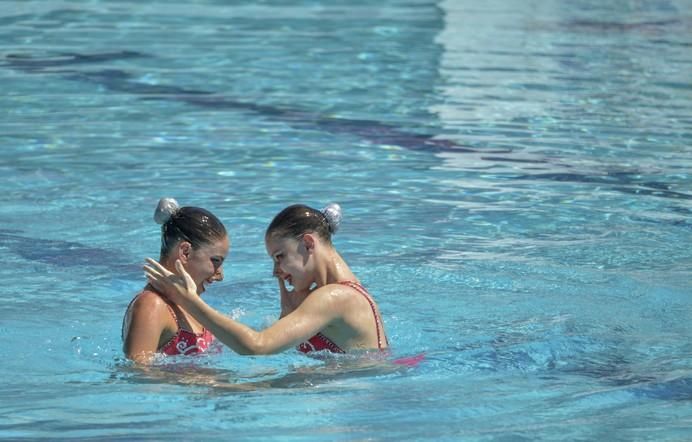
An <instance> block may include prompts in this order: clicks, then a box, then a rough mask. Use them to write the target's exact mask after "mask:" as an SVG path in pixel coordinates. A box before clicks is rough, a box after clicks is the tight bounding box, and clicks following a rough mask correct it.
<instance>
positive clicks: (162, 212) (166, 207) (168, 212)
mask: <svg viewBox="0 0 692 442" xmlns="http://www.w3.org/2000/svg"><path fill="white" fill-rule="evenodd" d="M179 208H180V205H178V202H177V201H176V200H174V199H173V198H161V199H160V200H159V205H158V206H156V212H154V221H156V223H157V224H166V222H168V220H169V219H171V216H173V214H174V213H175V212H177V211H178V209H179Z"/></svg>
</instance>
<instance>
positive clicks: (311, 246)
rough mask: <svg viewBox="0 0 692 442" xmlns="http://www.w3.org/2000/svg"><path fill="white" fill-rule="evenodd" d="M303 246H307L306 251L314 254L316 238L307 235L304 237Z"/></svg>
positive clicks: (309, 234)
mask: <svg viewBox="0 0 692 442" xmlns="http://www.w3.org/2000/svg"><path fill="white" fill-rule="evenodd" d="M303 245H305V250H307V251H308V253H312V252H314V251H315V237H314V236H312V234H311V233H306V234H305V235H303Z"/></svg>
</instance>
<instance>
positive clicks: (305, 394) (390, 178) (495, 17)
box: [0, 0, 692, 440]
mask: <svg viewBox="0 0 692 442" xmlns="http://www.w3.org/2000/svg"><path fill="white" fill-rule="evenodd" d="M509 3H510V2H503V1H499V0H489V1H486V2H482V3H480V4H479V3H478V2H471V1H463V0H462V1H447V0H444V1H438V2H433V1H427V0H411V1H385V2H378V4H377V5H375V6H373V4H372V2H366V1H355V2H353V1H349V2H345V1H341V0H337V1H332V2H317V1H303V2H293V1H262V2H248V3H237V4H233V5H229V4H228V3H226V2H220V1H213V0H207V1H202V0H196V1H192V2H185V3H183V2H163V1H151V2H131V1H125V0H121V1H89V2H81V1H52V2H46V1H31V0H26V1H21V2H20V1H2V2H0V5H2V8H0V9H2V12H0V23H1V24H2V26H0V36H1V37H2V38H0V55H1V56H2V59H1V60H0V81H1V84H2V85H3V87H2V92H0V94H1V95H0V96H1V97H2V98H1V99H2V107H1V109H2V115H3V118H2V119H0V147H1V148H0V171H1V172H2V190H3V193H2V195H1V196H0V202H1V203H2V209H1V210H2V211H1V212H0V213H1V218H0V219H1V221H2V222H1V224H0V250H1V251H2V255H3V260H2V263H3V265H2V267H1V270H0V272H1V273H0V275H1V276H2V279H3V281H4V283H3V284H2V287H1V288H0V297H1V299H2V301H3V303H2V304H3V309H2V313H0V318H2V321H0V330H1V331H2V335H3V337H2V342H3V344H2V353H3V355H4V361H3V364H2V367H1V368H0V375H1V376H0V379H2V381H0V395H1V396H0V397H2V401H0V411H1V414H2V416H3V419H2V421H1V422H0V437H3V438H13V439H23V438H26V439H36V438H69V439H98V440H103V439H133V438H134V439H163V438H172V439H190V438H199V439H219V440H228V439H230V438H232V439H234V440H250V439H261V440H266V439H277V440H364V439H367V440H401V439H404V440H460V439H461V440H537V439H538V440H540V439H544V440H560V439H566V440H600V439H607V440H652V439H653V440H683V439H689V438H690V437H692V402H691V399H692V368H691V367H692V364H691V362H692V347H691V344H690V337H691V336H692V325H691V324H690V311H691V309H690V303H691V302H690V295H691V294H692V290H691V289H690V279H691V275H692V271H691V270H692V252H691V250H692V235H691V234H690V233H691V230H692V220H691V217H690V214H691V213H692V181H691V180H690V173H691V172H692V157H691V153H692V148H691V147H690V144H691V143H690V142H691V141H692V136H691V133H692V119H691V118H690V115H692V94H691V90H692V89H691V88H690V83H689V72H690V65H691V64H692V54H691V53H690V44H691V42H692V25H691V24H692V22H691V19H690V11H691V10H692V8H691V7H692V3H691V2H689V1H666V0H660V1H655V0H651V1H625V0H617V1H613V2H607V5H603V4H602V2H596V1H591V0H577V1H575V2H560V1H551V0H544V1H538V2H516V3H517V4H514V3H511V5H510V4H509ZM162 196H173V197H175V198H177V199H178V200H179V201H180V202H181V203H182V204H190V205H199V206H202V207H206V208H209V209H211V210H212V211H214V212H215V213H216V214H218V215H219V216H220V218H222V219H223V220H224V222H225V223H226V225H227V227H228V228H229V230H230V232H231V236H232V247H231V253H230V255H229V258H228V261H227V265H226V280H225V281H224V282H223V283H221V284H218V285H215V286H212V287H211V288H210V289H209V291H208V292H207V294H206V295H205V296H206V298H207V300H208V302H209V303H210V304H212V305H213V306H215V307H217V308H219V309H220V310H222V311H224V312H226V313H228V314H229V315H233V316H234V317H236V318H239V319H240V320H241V321H243V322H245V323H248V324H250V325H252V326H255V327H263V326H265V325H267V324H269V323H270V322H271V321H272V320H273V318H275V317H276V316H277V314H278V294H277V293H276V290H275V283H274V281H273V280H272V278H271V263H270V260H269V258H268V257H267V256H266V254H265V251H264V247H263V244H262V241H263V233H264V229H265V228H266V225H267V223H268V222H269V221H270V219H271V217H272V216H273V215H274V214H275V213H276V212H277V211H278V210H279V209H281V208H282V207H284V206H285V205H287V204H290V203H294V202H304V203H308V204H311V205H314V206H321V205H323V204H326V203H328V202H331V201H336V202H339V203H340V204H341V205H342V207H343V210H344V222H343V224H342V230H341V231H340V232H339V234H338V235H337V236H336V237H335V242H336V245H337V247H338V248H339V249H340V250H341V251H342V252H343V254H344V256H345V258H346V260H347V261H348V262H349V263H350V264H351V266H352V268H353V269H354V271H355V272H356V273H357V274H358V275H359V277H360V278H361V280H362V281H363V282H364V284H365V285H366V286H367V287H368V289H369V290H370V291H371V293H372V294H373V295H374V296H375V297H376V299H377V300H378V302H379V304H380V308H381V310H382V312H383V316H384V320H385V325H386V327H387V331H388V334H389V339H390V341H391V343H392V345H393V349H394V350H393V351H394V356H408V355H414V354H418V353H422V352H425V354H426V359H425V360H424V362H423V363H422V364H420V365H419V366H417V367H415V368H412V369H405V370H398V371H395V372H389V371H386V370H381V369H378V368H368V367H354V366H353V365H352V364H351V363H350V362H349V361H340V360H338V359H337V360H336V361H323V360H319V359H311V358H307V357H305V356H303V355H300V354H298V353H293V352H289V353H286V354H282V355H277V356H270V357H239V356H236V355H234V354H232V353H231V352H230V351H228V350H225V351H222V352H221V353H218V354H211V355H206V356H204V357H201V358H195V359H189V358H188V359H183V360H174V361H171V362H170V363H166V364H161V365H159V366H157V367H155V368H154V369H152V370H150V371H148V372H142V371H140V370H136V369H133V368H132V367H131V366H130V365H129V364H128V363H127V362H126V361H124V360H123V359H122V354H121V342H120V325H121V324H120V321H121V319H122V315H123V312H124V310H125V307H126V305H127V304H128V302H129V300H130V298H131V297H132V295H133V294H134V293H136V292H137V291H138V290H139V289H140V288H141V286H142V285H143V281H144V279H143V276H142V272H141V270H140V267H141V263H142V262H143V258H144V257H145V256H156V253H157V252H158V230H157V229H158V226H157V225H156V224H154V222H153V221H152V220H151V216H152V214H153V210H154V208H155V206H156V202H157V201H158V198H160V197H162Z"/></svg>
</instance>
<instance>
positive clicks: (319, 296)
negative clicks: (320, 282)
mask: <svg viewBox="0 0 692 442" xmlns="http://www.w3.org/2000/svg"><path fill="white" fill-rule="evenodd" d="M354 292H355V289H354V288H353V287H349V286H347V285H344V284H327V285H324V286H322V287H319V288H316V289H315V290H313V291H312V293H310V296H308V297H307V300H310V298H312V301H313V302H320V303H324V304H328V305H329V306H330V307H331V308H334V307H339V306H346V305H347V304H348V303H350V302H352V300H353V296H352V295H353V293H354Z"/></svg>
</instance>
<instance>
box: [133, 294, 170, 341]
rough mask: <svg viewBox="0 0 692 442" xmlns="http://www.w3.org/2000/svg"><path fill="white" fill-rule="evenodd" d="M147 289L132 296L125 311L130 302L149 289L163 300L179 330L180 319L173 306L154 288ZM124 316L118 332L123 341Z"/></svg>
mask: <svg viewBox="0 0 692 442" xmlns="http://www.w3.org/2000/svg"><path fill="white" fill-rule="evenodd" d="M148 289H149V288H146V289H144V290H142V291H141V292H140V293H139V294H137V296H135V297H134V298H132V300H131V301H130V303H129V304H128V305H127V309H126V310H125V311H128V310H130V307H132V304H134V303H135V302H136V301H137V300H138V299H139V297H140V296H142V294H144V292H146V291H151V292H152V293H154V294H155V295H156V296H158V297H159V298H161V299H162V300H163V302H165V303H166V307H168V311H169V312H170V314H171V316H173V320H174V321H175V324H176V325H177V326H178V331H180V329H181V327H180V321H179V320H178V315H177V314H176V313H175V309H174V308H173V306H172V305H171V303H170V302H169V301H168V300H167V299H166V298H164V297H163V296H161V295H160V294H159V293H158V292H156V291H154V290H148ZM126 318H127V315H125V316H124V317H123V324H122V328H121V332H120V335H121V339H122V340H123V341H124V340H125V319H126Z"/></svg>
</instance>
